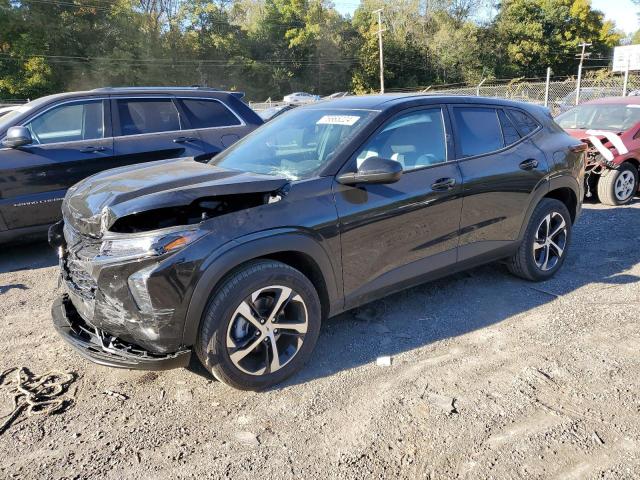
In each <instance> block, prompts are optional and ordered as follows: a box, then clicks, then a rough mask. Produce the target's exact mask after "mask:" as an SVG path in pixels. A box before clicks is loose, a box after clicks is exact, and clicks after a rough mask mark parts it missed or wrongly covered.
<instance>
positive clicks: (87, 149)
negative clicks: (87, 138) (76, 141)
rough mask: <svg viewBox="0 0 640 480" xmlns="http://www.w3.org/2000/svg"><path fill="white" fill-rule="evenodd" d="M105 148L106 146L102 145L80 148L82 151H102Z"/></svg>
mask: <svg viewBox="0 0 640 480" xmlns="http://www.w3.org/2000/svg"><path fill="white" fill-rule="evenodd" d="M105 150H106V148H104V147H94V146H89V147H84V148H81V149H80V151H81V152H82V153H96V152H104V151H105Z"/></svg>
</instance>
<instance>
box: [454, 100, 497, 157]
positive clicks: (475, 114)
mask: <svg viewBox="0 0 640 480" xmlns="http://www.w3.org/2000/svg"><path fill="white" fill-rule="evenodd" d="M453 118H454V121H455V123H456V127H457V128H456V130H457V141H458V144H459V145H460V149H461V151H462V156H463V157H473V156H474V155H482V154H483V153H489V152H493V151H495V150H500V149H501V148H502V147H503V146H504V143H503V140H502V128H501V126H500V122H499V121H498V113H497V111H496V109H495V108H487V107H454V109H453Z"/></svg>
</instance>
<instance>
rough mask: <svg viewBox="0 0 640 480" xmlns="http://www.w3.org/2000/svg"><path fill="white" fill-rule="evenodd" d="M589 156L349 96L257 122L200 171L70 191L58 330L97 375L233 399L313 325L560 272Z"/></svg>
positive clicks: (472, 111) (557, 139)
mask: <svg viewBox="0 0 640 480" xmlns="http://www.w3.org/2000/svg"><path fill="white" fill-rule="evenodd" d="M584 150H585V145H584V144H582V143H581V142H579V141H577V140H574V139H573V138H571V137H570V136H569V135H567V134H566V133H565V132H564V131H563V130H562V129H561V128H560V127H558V126H557V125H556V124H555V123H554V121H553V120H552V118H551V116H550V115H549V113H548V111H547V110H545V109H542V108H540V107H537V106H533V105H526V104H522V103H516V102H508V101H501V100H493V99H486V98H474V97H470V98H464V97H437V96H399V95H395V96H367V97H347V98H344V99H339V100H333V101H328V102H319V103H317V104H314V105H310V106H305V107H300V108H297V109H295V110H292V111H290V112H287V113H286V114H284V115H282V116H280V117H278V118H276V119H274V120H272V121H270V122H268V123H267V124H265V125H264V126H262V127H260V128H259V129H257V130H256V131H255V132H253V133H251V134H250V135H248V136H247V137H245V138H244V139H243V140H241V141H239V142H238V143H236V144H235V145H234V146H233V147H231V148H229V149H227V150H225V151H224V152H223V153H221V154H220V155H218V156H216V157H215V158H214V159H213V160H212V161H210V162H209V163H208V164H203V163H197V162H194V161H193V160H190V159H185V160H181V161H161V162H155V163H152V164H149V165H146V166H138V167H136V168H132V167H124V168H121V169H117V170H112V171H109V172H104V173H101V174H98V175H95V176H93V177H91V178H90V179H87V180H85V181H83V182H80V183H79V184H77V185H76V186H74V187H73V188H71V189H70V190H69V193H68V194H67V196H66V198H65V200H64V203H63V222H61V223H60V224H57V225H56V226H54V227H52V229H51V231H50V242H51V244H52V245H53V246H54V247H55V248H57V249H58V250H59V252H60V255H61V266H62V268H61V274H62V277H63V280H64V284H65V285H66V293H65V294H64V295H63V296H61V297H60V298H59V299H58V300H57V301H56V302H55V304H54V305H53V320H54V324H55V326H56V328H57V329H58V331H59V333H60V334H61V335H62V336H63V338H65V339H66V340H67V341H68V342H70V343H71V344H72V345H73V346H75V347H76V348H77V349H78V350H79V351H80V352H81V353H82V354H83V355H85V356H86V357H88V358H89V359H91V360H93V361H95V362H97V363H101V364H104V365H111V366H118V367H125V368H145V369H160V368H168V367H176V366H184V365H186V364H187V363H188V361H189V358H190V356H191V351H192V350H194V351H195V353H196V354H197V356H198V358H199V359H200V360H201V361H202V363H203V364H204V365H205V366H206V368H208V369H209V370H210V371H211V372H212V373H213V375H215V376H216V377H217V378H218V379H219V380H221V381H223V382H225V383H227V384H229V385H232V386H234V387H237V388H242V389H261V388H265V387H267V386H270V385H273V384H275V383H277V382H280V381H282V380H283V379H284V378H286V377H288V376H289V375H291V374H292V373H293V372H295V371H296V370H298V369H299V368H300V367H301V366H302V364H303V363H304V362H305V361H306V360H307V359H308V358H309V356H310V354H311V351H312V350H313V347H314V345H315V343H316V339H317V338H318V333H319V331H320V323H321V320H322V319H323V318H326V317H328V316H332V315H336V314H337V313H339V312H342V311H344V310H347V309H351V308H353V307H356V306H358V305H360V304H363V303H365V302H368V301H370V300H373V299H376V298H379V297H382V296H384V295H388V294H390V293H392V292H394V291H397V290H399V289H403V288H406V287H408V286H410V285H414V284H417V283H420V282H424V281H426V280H428V279H433V278H435V277H439V276H443V275H446V274H449V273H451V272H454V271H457V270H461V269H466V268H469V267H472V266H475V265H479V264H482V263H486V262H491V261H495V260H501V259H506V260H507V263H508V265H509V268H510V269H511V271H512V272H513V273H515V274H516V275H519V276H521V277H523V278H526V279H529V280H534V281H535V280H544V279H547V278H549V277H551V276H552V275H553V274H554V273H556V272H557V271H558V269H559V268H560V267H561V265H562V263H563V261H564V259H565V257H566V252H567V247H568V246H569V240H570V237H571V228H572V225H573V223H574V222H575V220H576V218H577V217H578V215H579V213H580V208H581V199H582V198H583V191H582V188H583V187H582V185H583V175H584Z"/></svg>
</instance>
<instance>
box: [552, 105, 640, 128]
mask: <svg viewBox="0 0 640 480" xmlns="http://www.w3.org/2000/svg"><path fill="white" fill-rule="evenodd" d="M555 120H556V122H557V123H558V125H560V126H561V127H562V128H577V129H591V130H613V131H617V132H618V131H624V130H628V129H629V128H631V127H632V126H633V125H635V124H636V123H638V122H640V105H624V104H616V105H603V104H594V105H579V106H577V107H576V108H573V109H571V110H569V111H568V112H565V113H563V114H562V115H558V116H557V117H556V119H555Z"/></svg>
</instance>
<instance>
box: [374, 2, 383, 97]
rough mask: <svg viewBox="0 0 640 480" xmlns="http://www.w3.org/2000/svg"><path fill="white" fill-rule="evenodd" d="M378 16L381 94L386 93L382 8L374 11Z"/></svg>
mask: <svg viewBox="0 0 640 480" xmlns="http://www.w3.org/2000/svg"><path fill="white" fill-rule="evenodd" d="M373 13H377V14H378V49H379V50H380V93H384V59H383V57H382V32H384V30H383V29H382V8H380V9H378V10H375V11H373Z"/></svg>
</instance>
